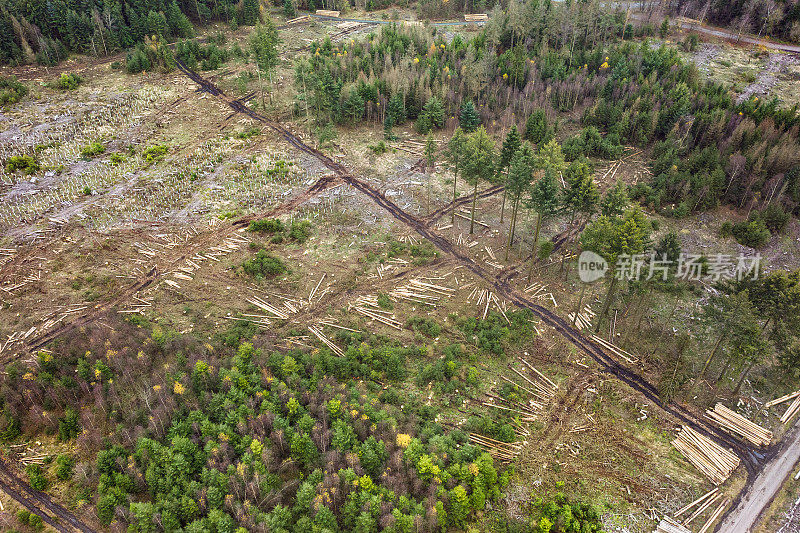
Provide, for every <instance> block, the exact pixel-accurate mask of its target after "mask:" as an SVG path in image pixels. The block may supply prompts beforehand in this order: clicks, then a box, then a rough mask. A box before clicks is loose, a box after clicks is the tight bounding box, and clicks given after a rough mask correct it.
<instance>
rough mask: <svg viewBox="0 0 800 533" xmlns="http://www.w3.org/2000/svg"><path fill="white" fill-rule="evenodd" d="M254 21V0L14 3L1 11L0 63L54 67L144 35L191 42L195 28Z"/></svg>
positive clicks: (129, 43)
mask: <svg viewBox="0 0 800 533" xmlns="http://www.w3.org/2000/svg"><path fill="white" fill-rule="evenodd" d="M258 18H259V3H258V0H242V1H233V0H48V1H47V2H45V1H43V0H32V1H27V2H25V1H12V2H8V3H6V4H4V5H3V6H2V7H0V63H11V64H20V63H32V62H34V61H36V62H39V63H42V64H46V65H52V64H55V63H57V62H58V61H61V60H63V59H64V58H65V57H66V55H67V53H68V52H81V53H88V54H92V55H96V56H102V55H108V54H110V53H113V52H116V51H118V50H120V49H126V48H130V47H132V46H134V45H136V44H137V43H140V42H141V41H142V39H143V38H144V37H145V36H150V37H153V36H158V37H160V38H163V39H167V40H175V39H179V38H185V37H192V36H193V35H194V27H193V23H194V24H202V23H206V22H210V21H224V22H229V23H231V24H243V25H254V24H255V23H256V22H257V21H258Z"/></svg>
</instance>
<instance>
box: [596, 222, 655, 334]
mask: <svg viewBox="0 0 800 533" xmlns="http://www.w3.org/2000/svg"><path fill="white" fill-rule="evenodd" d="M651 230H652V227H651V225H650V221H649V220H648V219H647V217H646V216H645V214H644V213H643V212H642V210H641V209H639V208H638V207H634V208H631V209H629V210H628V211H626V212H625V214H624V215H623V216H621V217H607V216H601V217H600V218H598V219H597V220H595V221H594V222H592V223H591V224H590V225H589V226H588V227H587V228H586V229H585V230H584V231H583V233H582V234H581V246H582V247H583V249H584V250H591V251H593V252H595V253H597V254H599V255H600V256H602V257H603V258H604V259H605V260H606V261H607V262H608V264H609V265H612V268H613V265H616V263H617V258H618V257H619V256H621V255H627V256H633V255H636V254H640V253H642V252H643V251H644V250H646V249H647V247H648V246H650V232H651ZM617 282H618V276H616V275H612V276H611V282H610V283H609V286H608V292H607V293H606V297H605V301H604V303H603V309H602V310H601V312H600V313H599V314H598V315H597V322H596V323H595V332H597V331H599V330H600V323H601V322H602V320H603V317H605V315H606V313H608V309H609V307H610V305H611V299H612V297H613V295H614V290H615V289H616V287H617Z"/></svg>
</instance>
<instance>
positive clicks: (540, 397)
mask: <svg viewBox="0 0 800 533" xmlns="http://www.w3.org/2000/svg"><path fill="white" fill-rule="evenodd" d="M518 360H519V362H521V363H522V364H523V365H524V366H525V367H526V368H525V369H523V370H526V369H527V370H529V372H527V371H526V372H520V371H519V370H518V369H517V368H515V367H514V366H512V365H511V364H509V365H508V368H509V369H510V370H511V372H513V374H514V376H513V377H514V379H512V378H511V377H509V376H504V375H501V376H500V379H501V380H502V381H504V382H506V383H509V384H511V385H514V386H515V387H516V388H517V389H518V390H519V391H520V394H521V396H525V398H524V400H523V401H520V400H511V399H508V398H504V397H503V396H501V395H500V394H499V393H498V392H497V391H496V390H495V389H494V387H493V388H492V389H490V392H487V393H486V396H487V397H488V398H489V400H488V401H483V402H481V404H482V405H483V406H484V407H491V408H493V409H499V410H501V411H504V412H505V413H507V414H509V415H511V416H512V417H515V418H518V419H519V421H520V422H532V421H534V420H536V418H537V416H538V415H539V413H540V412H541V411H542V410H543V409H544V407H545V406H546V405H547V403H548V402H550V400H552V398H553V396H554V395H555V393H556V390H558V385H556V384H555V383H554V382H553V381H552V380H551V379H550V378H548V377H547V376H545V375H544V374H542V373H541V372H540V371H539V370H537V369H536V368H535V367H534V366H533V365H531V364H530V363H529V362H528V361H526V360H525V359H523V358H521V357H518Z"/></svg>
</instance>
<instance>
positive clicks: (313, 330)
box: [308, 326, 344, 357]
mask: <svg viewBox="0 0 800 533" xmlns="http://www.w3.org/2000/svg"><path fill="white" fill-rule="evenodd" d="M308 331H310V332H311V333H313V334H314V336H315V337H316V338H318V339H319V340H320V341H322V344H324V345H325V346H327V347H328V348H330V349H331V351H332V352H333V353H335V354H336V355H338V356H339V357H344V352H343V351H342V349H341V348H339V347H338V346H336V345H335V344H334V343H333V341H331V340H330V339H329V338H328V337H326V336H325V334H324V333H322V330H321V329H320V328H319V326H308Z"/></svg>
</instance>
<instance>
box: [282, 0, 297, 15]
mask: <svg viewBox="0 0 800 533" xmlns="http://www.w3.org/2000/svg"><path fill="white" fill-rule="evenodd" d="M283 15H284V16H285V17H286V18H287V19H293V18H295V17H296V16H297V9H296V8H295V5H294V0H283Z"/></svg>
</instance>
